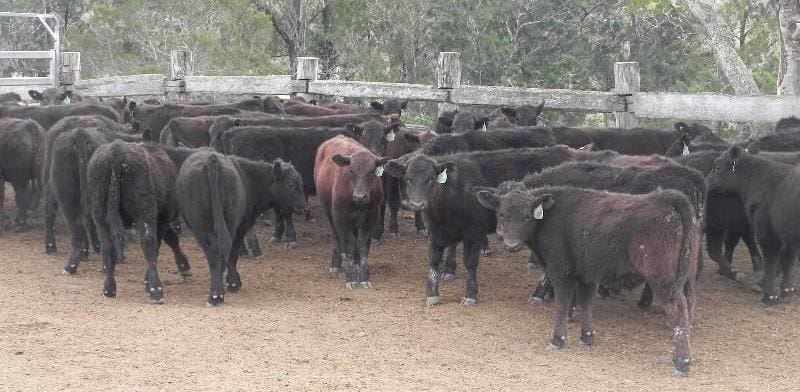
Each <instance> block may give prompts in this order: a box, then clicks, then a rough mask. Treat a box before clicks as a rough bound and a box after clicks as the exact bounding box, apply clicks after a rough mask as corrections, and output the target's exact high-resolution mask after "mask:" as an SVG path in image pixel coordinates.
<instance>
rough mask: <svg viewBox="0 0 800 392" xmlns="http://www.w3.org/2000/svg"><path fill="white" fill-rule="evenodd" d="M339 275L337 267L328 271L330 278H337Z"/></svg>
mask: <svg viewBox="0 0 800 392" xmlns="http://www.w3.org/2000/svg"><path fill="white" fill-rule="evenodd" d="M338 274H339V268H336V267H331V268H330V269H329V270H328V276H330V277H334V276H336V275H338Z"/></svg>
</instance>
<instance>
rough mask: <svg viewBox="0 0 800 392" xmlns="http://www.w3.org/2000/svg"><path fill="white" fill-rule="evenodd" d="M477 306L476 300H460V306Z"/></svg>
mask: <svg viewBox="0 0 800 392" xmlns="http://www.w3.org/2000/svg"><path fill="white" fill-rule="evenodd" d="M477 304H478V300H477V299H475V298H464V299H462V300H461V305H463V306H475V305H477Z"/></svg>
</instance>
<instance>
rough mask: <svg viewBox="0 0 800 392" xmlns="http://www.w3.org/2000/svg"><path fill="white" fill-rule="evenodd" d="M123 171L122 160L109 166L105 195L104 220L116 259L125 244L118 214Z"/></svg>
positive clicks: (123, 231)
mask: <svg viewBox="0 0 800 392" xmlns="http://www.w3.org/2000/svg"><path fill="white" fill-rule="evenodd" d="M124 172H125V163H124V162H123V163H122V165H120V167H117V165H112V166H111V175H110V176H109V179H108V191H107V192H108V194H107V196H106V216H105V220H106V223H108V227H109V229H110V232H111V239H112V241H113V242H114V252H115V254H116V259H120V258H121V257H122V248H123V247H124V245H125V227H124V226H123V223H122V217H121V216H120V214H119V209H120V205H121V203H122V200H121V197H120V194H121V192H120V188H121V182H122V174H123V173H124Z"/></svg>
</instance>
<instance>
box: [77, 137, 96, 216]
mask: <svg viewBox="0 0 800 392" xmlns="http://www.w3.org/2000/svg"><path fill="white" fill-rule="evenodd" d="M72 147H73V149H74V151H75V158H76V160H77V161H78V188H80V195H81V196H80V197H81V210H83V212H84V214H85V215H88V214H89V212H90V205H89V182H88V177H87V175H86V170H87V169H88V166H89V160H90V159H91V158H92V153H93V152H94V149H93V148H92V143H91V141H90V140H89V135H87V134H86V133H84V132H82V131H78V134H77V135H76V138H75V142H74V144H73V146H72ZM86 228H87V229H88V228H89V227H88V226H87V227H86Z"/></svg>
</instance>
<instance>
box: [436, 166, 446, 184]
mask: <svg viewBox="0 0 800 392" xmlns="http://www.w3.org/2000/svg"><path fill="white" fill-rule="evenodd" d="M436 182H438V183H440V184H444V183H445V182H447V168H445V169H444V170H442V172H441V173H439V175H438V176H436Z"/></svg>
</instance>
